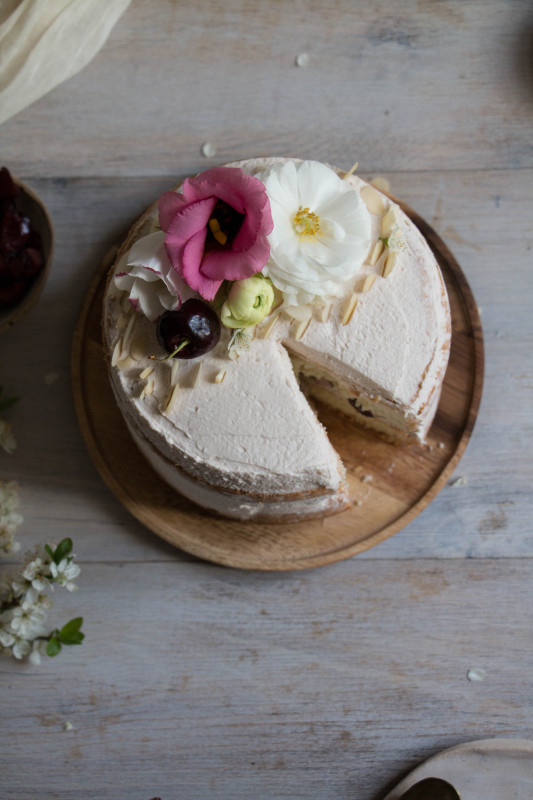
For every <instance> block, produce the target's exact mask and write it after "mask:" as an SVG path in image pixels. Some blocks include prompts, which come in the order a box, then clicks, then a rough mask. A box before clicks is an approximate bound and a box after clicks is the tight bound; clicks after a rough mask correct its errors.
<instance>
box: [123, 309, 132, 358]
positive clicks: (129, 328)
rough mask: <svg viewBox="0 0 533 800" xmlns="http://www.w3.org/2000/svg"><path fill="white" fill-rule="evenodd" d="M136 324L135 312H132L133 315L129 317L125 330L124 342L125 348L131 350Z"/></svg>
mask: <svg viewBox="0 0 533 800" xmlns="http://www.w3.org/2000/svg"><path fill="white" fill-rule="evenodd" d="M134 325H135V314H132V315H131V317H130V318H129V321H128V324H127V326H126V330H125V332H124V344H123V348H124V350H129V348H130V341H131V336H132V333H133V326H134Z"/></svg>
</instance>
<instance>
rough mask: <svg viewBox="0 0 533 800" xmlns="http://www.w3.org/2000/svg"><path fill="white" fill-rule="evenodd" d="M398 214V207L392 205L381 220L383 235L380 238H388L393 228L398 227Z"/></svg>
mask: <svg viewBox="0 0 533 800" xmlns="http://www.w3.org/2000/svg"><path fill="white" fill-rule="evenodd" d="M397 213H398V206H395V205H392V206H390V207H389V210H388V211H387V213H386V214H385V216H384V217H383V219H382V220H381V233H380V236H383V237H384V238H386V237H387V236H390V234H391V233H392V230H393V228H394V227H395V226H396V216H397Z"/></svg>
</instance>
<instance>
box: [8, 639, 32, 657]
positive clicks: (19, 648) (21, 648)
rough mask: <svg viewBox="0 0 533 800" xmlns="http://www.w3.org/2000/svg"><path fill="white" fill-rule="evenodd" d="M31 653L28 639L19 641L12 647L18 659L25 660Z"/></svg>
mask: <svg viewBox="0 0 533 800" xmlns="http://www.w3.org/2000/svg"><path fill="white" fill-rule="evenodd" d="M30 651H31V644H30V643H29V642H28V641H26V639H17V640H16V642H15V644H14V645H13V646H12V647H11V652H12V654H13V656H14V657H15V658H17V659H19V660H20V659H21V658H25V656H27V655H29V653H30Z"/></svg>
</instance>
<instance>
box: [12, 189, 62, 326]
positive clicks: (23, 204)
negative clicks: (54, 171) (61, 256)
mask: <svg viewBox="0 0 533 800" xmlns="http://www.w3.org/2000/svg"><path fill="white" fill-rule="evenodd" d="M13 180H14V182H15V183H16V185H17V186H18V189H19V194H18V197H17V201H16V205H17V211H20V213H21V214H24V216H25V217H28V219H29V220H30V223H31V226H32V228H33V229H34V230H36V231H37V233H39V234H40V236H41V242H42V255H43V260H44V264H43V266H42V268H41V271H40V272H39V274H38V275H36V276H35V278H34V280H33V281H32V283H31V284H30V285H29V287H28V290H27V291H26V293H25V294H24V296H23V297H22V298H21V300H19V301H18V303H16V305H14V306H12V307H11V308H6V309H3V310H0V333H2V331H5V330H7V329H8V328H11V327H12V326H13V325H14V324H15V322H17V320H19V319H20V318H21V317H22V316H24V314H25V313H26V312H27V311H29V310H30V308H31V307H32V306H33V305H34V303H36V302H37V300H38V298H39V295H40V294H41V292H42V290H43V287H44V284H45V282H46V278H47V276H48V272H49V270H50V264H51V262H52V253H53V249H54V229H53V226H52V220H51V219H50V215H49V214H48V211H47V210H46V206H45V205H44V203H43V201H42V200H41V199H40V198H39V197H38V196H37V195H36V194H35V192H34V191H33V189H30V187H29V186H26V184H25V183H22V181H19V180H18V179H17V178H13Z"/></svg>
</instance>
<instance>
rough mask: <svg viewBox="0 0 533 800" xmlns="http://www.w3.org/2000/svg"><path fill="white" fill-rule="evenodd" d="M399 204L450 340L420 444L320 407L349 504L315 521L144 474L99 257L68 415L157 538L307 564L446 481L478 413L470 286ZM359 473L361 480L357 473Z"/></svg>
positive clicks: (478, 335)
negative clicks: (124, 411) (107, 329)
mask: <svg viewBox="0 0 533 800" xmlns="http://www.w3.org/2000/svg"><path fill="white" fill-rule="evenodd" d="M397 202H399V201H397ZM399 204H400V206H401V207H402V209H403V210H404V211H405V212H406V214H407V215H408V216H409V217H410V218H411V220H412V221H413V222H414V223H415V225H417V226H418V228H419V229H420V230H421V232H422V233H423V235H424V236H425V237H426V239H427V241H428V243H429V245H430V246H431V248H432V250H433V252H434V253H435V256H436V258H437V260H438V262H439V264H440V267H441V269H442V272H443V275H444V280H445V282H446V286H447V289H448V295H449V299H450V306H451V312H452V346H451V353H450V361H449V365H448V369H447V372H446V377H445V380H444V385H443V390H442V396H441V400H440V404H439V409H438V412H437V416H436V418H435V421H434V423H433V426H432V428H431V431H430V436H429V441H428V445H425V446H424V445H418V444H408V445H401V446H397V445H391V444H388V443H387V442H384V441H382V440H381V439H379V438H377V437H375V436H374V435H372V434H371V433H369V432H367V431H365V430H364V429H362V428H359V427H357V426H356V425H355V424H354V423H353V421H351V420H349V419H348V418H346V419H344V418H343V417H342V415H339V414H337V413H335V412H332V411H331V410H329V409H327V408H320V409H319V412H320V419H321V421H322V422H323V423H324V425H325V426H326V428H327V431H328V435H329V438H330V440H331V442H332V444H333V446H334V447H335V448H336V450H337V452H338V453H339V454H340V456H341V458H342V460H343V462H344V465H345V467H346V470H347V473H348V479H349V485H350V498H351V499H352V500H353V507H352V508H351V509H350V510H347V511H343V512H341V513H340V514H336V515H333V516H330V517H325V518H324V519H320V520H311V521H306V522H298V523H290V524H287V523H285V524H263V523H257V522H250V521H247V522H236V521H233V520H227V519H223V518H221V517H216V516H215V515H213V514H211V513H210V512H207V511H204V510H202V509H200V508H199V507H198V506H196V505H194V504H193V503H191V502H189V501H188V500H186V499H185V498H183V497H181V496H180V495H178V494H177V493H176V492H174V491H173V490H172V489H170V487H168V486H167V485H166V484H165V483H164V482H163V481H162V480H161V478H160V477H159V476H158V475H157V473H155V472H154V471H153V470H152V468H151V467H150V466H149V465H148V463H147V462H146V461H145V459H144V458H143V456H142V455H141V454H140V452H139V451H138V449H137V447H136V446H135V444H134V443H133V441H132V439H131V437H130V435H129V433H128V430H127V428H126V425H125V423H124V422H123V420H122V417H121V415H120V413H119V411H118V409H117V406H116V404H115V400H114V397H113V393H112V390H111V386H110V383H109V379H108V375H107V368H106V363H105V360H104V355H103V349H102V337H101V310H102V298H103V292H104V286H105V282H106V274H107V271H108V268H109V262H108V261H106V262H104V263H103V264H102V265H101V266H100V268H99V269H98V270H97V272H96V274H95V276H94V279H93V281H92V284H91V286H90V288H89V291H88V293H87V296H86V298H85V301H84V304H83V308H82V310H81V313H80V317H79V319H78V323H77V327H76V331H75V334H74V342H73V351H72V383H73V392H74V400H75V405H76V411H77V415H78V420H79V423H80V426H81V429H82V433H83V436H84V438H85V441H86V444H87V447H88V449H89V452H90V454H91V456H92V458H93V459H94V462H95V464H96V467H97V469H98V470H99V472H100V474H101V475H102V477H103V479H104V480H105V481H106V483H107V484H108V486H109V487H110V488H111V490H112V491H113V492H114V494H115V495H116V496H117V498H118V499H119V500H120V501H121V502H122V503H123V504H124V505H125V506H126V508H128V509H129V511H130V512H131V513H132V514H133V515H134V516H135V517H136V518H137V519H138V520H140V521H141V522H142V523H143V524H144V525H146V526H147V527H148V528H149V529H150V530H152V531H153V532H154V533H156V534H157V535H158V536H161V537H162V538H163V539H166V540H167V541H168V542H171V543H172V544H173V545H175V546H176V547H179V548H181V549H182V550H185V551H186V552H188V553H190V554H192V555H195V556H198V557H199V558H203V559H206V560H208V561H213V562H215V563H218V564H224V565H226V566H231V567H239V568H242V569H258V570H293V569H306V568H310V567H318V566H322V565H324V564H330V563H333V562H335V561H340V560H341V559H345V558H349V557H351V556H353V555H356V554H357V553H360V552H362V551H363V550H367V549H368V548H369V547H373V546H374V545H376V544H379V543H380V542H383V541H384V540H385V539H387V538H388V537H389V536H392V535H393V534H394V533H396V532H397V531H399V530H400V529H401V528H403V527H404V526H405V525H407V524H408V523H409V522H411V520H413V519H414V518H415V517H416V516H417V515H418V514H419V513H420V512H421V511H422V510H423V509H424V508H425V507H426V506H427V505H428V504H429V503H430V502H431V500H432V499H433V498H434V497H435V495H436V494H437V493H438V492H439V491H440V489H442V487H443V486H444V485H445V483H446V481H447V480H448V478H449V476H450V474H451V473H452V471H453V470H454V468H455V466H456V465H457V462H458V461H459V459H460V457H461V455H462V453H463V451H464V449H465V447H466V444H467V442H468V440H469V438H470V435H471V433H472V429H473V427H474V422H475V419H476V416H477V411H478V408H479V403H480V399H481V389H482V383H483V336H482V331H481V324H480V319H479V313H478V310H477V306H476V303H475V301H474V298H473V296H472V292H471V290H470V287H469V286H468V283H467V281H466V279H465V277H464V275H463V273H462V271H461V269H460V267H459V265H458V264H457V262H456V261H455V259H454V257H453V256H452V254H451V253H450V251H449V250H448V248H447V247H446V245H445V244H444V242H443V241H442V240H441V239H440V238H439V236H437V234H436V233H435V231H434V230H433V229H432V228H431V227H430V226H429V225H428V224H427V223H426V222H425V221H424V220H423V219H422V218H421V217H419V216H418V215H417V214H416V213H415V212H413V211H412V210H411V209H410V208H408V207H406V206H405V205H404V204H402V203H399ZM368 475H371V476H372V480H371V481H364V480H363V478H364V477H365V476H368ZM358 502H359V505H358Z"/></svg>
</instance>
